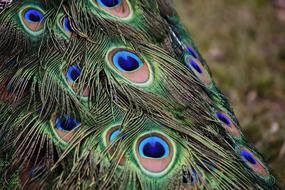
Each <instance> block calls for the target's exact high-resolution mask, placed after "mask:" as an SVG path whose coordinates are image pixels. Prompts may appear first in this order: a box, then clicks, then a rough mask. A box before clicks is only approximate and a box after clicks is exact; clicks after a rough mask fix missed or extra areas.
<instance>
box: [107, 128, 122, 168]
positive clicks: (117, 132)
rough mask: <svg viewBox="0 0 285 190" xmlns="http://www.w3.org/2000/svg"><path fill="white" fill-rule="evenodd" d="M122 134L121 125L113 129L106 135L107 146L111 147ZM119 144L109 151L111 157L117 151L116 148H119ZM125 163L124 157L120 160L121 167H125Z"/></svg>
mask: <svg viewBox="0 0 285 190" xmlns="http://www.w3.org/2000/svg"><path fill="white" fill-rule="evenodd" d="M120 133H121V126H120V125H117V126H114V127H111V128H110V129H109V130H108V131H107V133H106V144H107V146H109V145H110V144H112V143H114V142H115V141H116V140H117V138H118V136H119V135H120ZM117 146H118V144H117V143H115V144H114V145H113V146H112V147H111V148H110V149H109V153H110V154H111V155H113V154H114V153H115V151H116V148H117ZM124 162H125V159H124V156H123V157H121V158H120V160H119V165H124Z"/></svg>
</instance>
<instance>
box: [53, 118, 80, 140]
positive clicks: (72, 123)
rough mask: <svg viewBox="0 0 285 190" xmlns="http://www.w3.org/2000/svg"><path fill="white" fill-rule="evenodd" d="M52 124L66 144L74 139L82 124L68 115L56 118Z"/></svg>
mask: <svg viewBox="0 0 285 190" xmlns="http://www.w3.org/2000/svg"><path fill="white" fill-rule="evenodd" d="M52 123H53V127H54V130H55V132H56V133H57V135H58V136H59V137H60V138H61V139H63V140H64V141H66V142H68V141H70V140H71V139H72V138H73V134H74V131H76V130H77V129H78V128H79V126H80V122H79V121H78V120H77V119H75V118H72V117H70V116H68V115H64V116H62V117H55V116H54V117H53V119H52Z"/></svg>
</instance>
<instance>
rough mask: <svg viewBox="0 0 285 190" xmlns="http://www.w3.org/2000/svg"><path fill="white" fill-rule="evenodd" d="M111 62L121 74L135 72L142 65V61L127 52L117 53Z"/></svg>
mask: <svg viewBox="0 0 285 190" xmlns="http://www.w3.org/2000/svg"><path fill="white" fill-rule="evenodd" d="M113 62H114V64H115V66H116V67H117V68H118V69H119V70H120V71H122V72H132V71H136V70H137V69H139V68H140V67H142V65H143V63H142V60H141V59H140V58H139V57H138V56H137V55H135V54H134V53H132V52H129V51H118V52H117V53H116V54H115V55H114V57H113Z"/></svg>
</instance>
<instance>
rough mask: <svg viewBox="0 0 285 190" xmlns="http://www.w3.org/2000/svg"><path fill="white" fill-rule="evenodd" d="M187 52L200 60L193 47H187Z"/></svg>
mask: <svg viewBox="0 0 285 190" xmlns="http://www.w3.org/2000/svg"><path fill="white" fill-rule="evenodd" d="M186 50H187V52H188V53H190V54H191V55H192V56H193V57H194V58H195V59H198V55H197V53H196V51H195V50H194V49H193V48H192V47H187V48H186Z"/></svg>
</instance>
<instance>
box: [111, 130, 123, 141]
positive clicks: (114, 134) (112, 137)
mask: <svg viewBox="0 0 285 190" xmlns="http://www.w3.org/2000/svg"><path fill="white" fill-rule="evenodd" d="M120 133H121V130H120V129H117V130H115V131H114V132H113V133H112V134H111V135H110V139H109V140H110V142H111V143H112V142H113V141H114V140H116V138H117V137H118V136H119V134H120Z"/></svg>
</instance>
